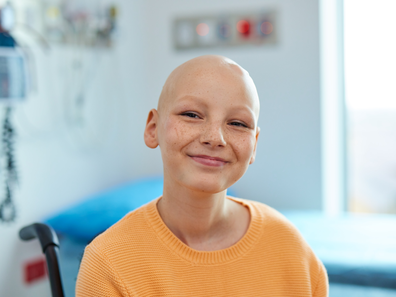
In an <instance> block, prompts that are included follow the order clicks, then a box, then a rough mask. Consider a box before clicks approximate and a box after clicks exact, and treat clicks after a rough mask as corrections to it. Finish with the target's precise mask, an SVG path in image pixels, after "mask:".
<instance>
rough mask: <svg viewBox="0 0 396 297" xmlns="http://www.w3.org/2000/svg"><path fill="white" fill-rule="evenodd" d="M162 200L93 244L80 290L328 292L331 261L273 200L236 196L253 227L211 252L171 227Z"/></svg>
mask: <svg viewBox="0 0 396 297" xmlns="http://www.w3.org/2000/svg"><path fill="white" fill-rule="evenodd" d="M158 199H160V198H158ZM158 199H156V200H154V201H152V202H150V203H149V204H146V205H145V206H143V207H141V208H139V209H137V210H135V211H133V212H130V213H129V214H127V215H126V216H125V217H124V218H123V219H121V220H120V221H119V222H118V223H116V224H115V225H113V226H112V227H110V228H109V229H108V230H107V231H106V232H104V233H103V234H101V235H99V236H98V237H97V238H95V240H94V241H93V242H92V243H91V244H89V245H88V246H87V247H86V249H85V252H84V257H83V259H82V263H81V267H80V271H79V274H78V278H77V285H76V296H77V297H88V296H89V297H94V296H95V297H99V296H109V297H110V296H111V297H113V296H114V297H115V296H117V297H118V296H129V297H132V296H139V297H148V296H184V297H185V296H194V297H199V296H216V297H219V296H224V297H226V296H227V297H232V296H240V297H248V296H255V297H257V296H269V297H277V296H279V297H288V296H290V297H299V296H301V297H308V296H315V297H325V296H328V279H327V273H326V270H325V268H324V266H323V264H322V263H321V262H320V260H319V259H318V258H317V257H316V256H315V254H314V253H313V252H312V250H311V248H310V247H309V246H308V244H307V243H306V242H305V240H304V239H303V238H302V236H301V235H300V233H299V232H298V231H297V229H296V228H295V227H294V226H293V225H292V224H291V223H290V222H289V221H287V220H286V218H285V217H284V216H282V215H281V214H280V213H278V212H277V211H276V210H274V209H272V208H271V207H269V206H267V205H265V204H262V203H259V202H254V201H249V200H244V199H237V198H232V197H228V199H231V200H234V201H236V202H238V203H241V204H242V205H244V206H245V207H247V208H248V209H249V211H250V214H251V221H250V225H249V228H248V230H247V232H246V234H245V235H244V236H243V238H242V239H241V240H239V241H238V242H237V243H236V244H235V245H233V246H231V247H229V248H227V249H223V250H218V251H210V252H207V251H197V250H194V249H192V248H190V247H188V246H187V245H185V244H184V243H183V242H181V241H180V240H179V239H178V238H177V237H176V236H175V235H174V234H173V233H172V232H171V231H170V230H169V229H168V228H167V226H166V225H165V224H164V222H163V221H162V219H161V217H160V215H159V213H158V210H157V202H158Z"/></svg>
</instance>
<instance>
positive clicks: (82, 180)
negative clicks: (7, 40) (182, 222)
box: [0, 0, 162, 297]
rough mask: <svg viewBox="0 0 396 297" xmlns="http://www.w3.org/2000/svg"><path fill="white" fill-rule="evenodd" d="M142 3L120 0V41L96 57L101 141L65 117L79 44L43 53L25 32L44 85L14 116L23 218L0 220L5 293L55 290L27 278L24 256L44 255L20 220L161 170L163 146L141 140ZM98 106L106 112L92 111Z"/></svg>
mask: <svg viewBox="0 0 396 297" xmlns="http://www.w3.org/2000/svg"><path fill="white" fill-rule="evenodd" d="M141 3H142V1H140V2H139V1H126V0H125V1H122V2H120V14H121V15H120V27H119V34H118V37H117V38H118V40H117V41H116V47H115V48H114V49H112V50H110V51H103V52H101V53H99V54H98V55H96V56H95V57H94V58H95V59H96V58H98V57H99V58H98V59H97V60H94V61H93V62H94V63H97V64H98V65H97V67H96V68H94V69H95V72H96V73H95V74H94V75H92V77H93V81H92V83H91V85H90V86H91V87H89V88H88V91H87V94H86V104H87V108H88V117H87V118H88V119H89V123H88V127H91V126H94V127H95V126H96V127H97V128H99V131H97V130H98V129H96V130H95V129H94V131H95V132H102V133H103V134H104V138H103V139H101V138H99V140H100V141H99V142H98V143H96V142H91V141H86V140H87V139H86V137H87V136H91V135H92V133H88V128H83V129H82V130H81V131H80V132H81V133H82V137H79V136H78V134H77V133H74V132H75V131H74V130H75V129H73V128H72V127H71V126H70V125H66V124H65V123H66V121H65V110H66V109H65V107H66V105H67V102H69V101H70V98H69V97H68V94H69V93H68V92H69V91H70V89H73V88H74V87H75V83H76V82H74V84H73V80H72V78H71V77H70V76H71V75H74V74H75V73H72V72H70V67H71V65H72V58H73V57H76V53H75V49H73V48H72V49H70V48H66V49H64V48H63V49H62V48H57V47H53V48H52V49H51V51H50V52H48V53H45V52H44V51H43V50H42V49H41V48H40V47H39V46H38V44H37V42H36V41H35V40H34V39H32V38H30V39H29V38H28V37H26V36H25V37H26V38H25V37H23V36H22V37H21V38H22V39H21V40H23V41H24V43H26V44H29V45H30V47H31V49H32V51H33V52H34V55H35V57H36V60H35V64H36V71H37V73H38V77H37V84H38V86H37V92H36V93H34V94H32V96H31V97H30V98H29V99H28V101H27V102H26V103H22V104H19V105H18V106H16V112H15V117H14V118H13V122H14V123H15V125H16V130H17V133H18V135H19V137H18V138H17V143H16V148H17V150H16V160H17V168H18V172H19V174H20V186H19V188H18V189H17V191H16V197H15V202H16V205H17V207H18V217H17V221H16V222H15V223H10V224H0V263H1V265H0V296H2V297H16V296H18V297H23V296H43V297H45V296H50V295H49V284H48V282H46V281H45V282H38V283H36V284H34V285H31V286H25V285H24V284H23V282H22V280H23V274H22V264H23V262H24V261H28V260H32V259H35V258H37V257H41V250H40V248H39V245H38V243H37V242H32V243H24V242H21V241H20V240H19V238H18V236H17V234H18V230H19V229H20V228H21V227H22V226H24V225H26V224H30V223H32V222H34V221H39V220H40V219H42V218H43V217H45V216H47V215H49V214H51V213H53V212H55V211H57V210H58V209H62V208H63V207H64V206H67V205H70V204H73V203H74V202H76V201H78V200H80V199H82V198H84V197H86V196H87V195H91V194H94V193H96V192H98V191H100V190H103V189H106V188H108V187H112V186H115V185H118V184H120V183H124V182H126V181H128V180H130V179H132V178H135V177H138V176H142V175H149V174H153V173H158V172H160V171H161V168H162V167H161V164H160V163H159V162H149V161H151V160H152V159H155V158H157V160H159V159H158V158H159V154H158V152H156V151H151V150H149V149H147V148H146V147H145V145H144V143H143V128H144V124H145V120H146V115H147V112H148V110H149V108H150V106H151V105H149V104H148V101H147V100H146V98H147V95H145V94H146V89H145V87H146V85H147V84H144V83H145V82H146V80H145V78H144V76H143V73H144V71H142V70H143V69H144V68H145V65H146V63H145V61H144V59H145V55H144V47H143V46H142V42H143V39H144V38H143V36H142V32H141V31H140V28H139V27H138V25H139V24H140V23H141V22H142V20H143V19H142V16H141V12H142V11H143V8H142V7H141ZM83 54H84V55H85V57H86V61H87V63H92V59H93V58H92V56H90V55H89V54H87V53H86V52H85V53H84V52H83ZM68 98H69V99H68ZM68 100H69V101H68ZM69 103H70V102H69ZM104 109H105V110H106V111H107V112H106V113H103V110H104ZM95 111H99V116H101V117H103V118H102V119H100V118H98V117H91V118H90V117H89V116H90V115H92V114H93V113H94V112H95ZM107 124H108V125H109V126H110V128H107V126H108V125H107ZM102 129H103V130H102ZM73 131H74V132H73ZM102 140H103V141H102ZM157 155H158V156H157ZM0 174H1V172H0ZM1 185H2V183H1ZM0 197H3V188H2V186H0Z"/></svg>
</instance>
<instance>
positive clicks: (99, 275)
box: [76, 246, 130, 297]
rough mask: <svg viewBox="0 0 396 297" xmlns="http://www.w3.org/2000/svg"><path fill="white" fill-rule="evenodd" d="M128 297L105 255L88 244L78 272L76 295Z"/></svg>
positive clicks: (82, 296)
mask: <svg viewBox="0 0 396 297" xmlns="http://www.w3.org/2000/svg"><path fill="white" fill-rule="evenodd" d="M92 296H96V297H127V296H128V297H130V295H129V294H128V292H127V290H126V287H125V285H124V284H123V282H122V280H121V279H120V277H119V276H118V274H117V272H116V271H115V270H114V268H113V267H112V265H111V263H110V261H109V260H108V259H107V257H106V256H105V255H104V254H102V253H100V252H99V251H97V250H96V249H95V248H94V247H93V248H92V247H90V246H88V247H87V248H86V249H85V252H84V257H83V259H82V262H81V266H80V270H79V272H78V277H77V284H76V297H92Z"/></svg>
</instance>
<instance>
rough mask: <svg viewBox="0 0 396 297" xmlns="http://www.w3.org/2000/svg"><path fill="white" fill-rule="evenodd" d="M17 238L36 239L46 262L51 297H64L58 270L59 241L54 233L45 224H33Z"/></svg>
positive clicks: (22, 230)
mask: <svg viewBox="0 0 396 297" xmlns="http://www.w3.org/2000/svg"><path fill="white" fill-rule="evenodd" d="M19 237H20V238H21V239H22V240H25V241H27V240H32V239H34V238H38V240H39V241H40V244H41V248H42V250H43V253H44V254H45V258H46V260H47V267H48V276H49V280H50V285H51V293H52V297H64V296H65V295H64V291H63V285H62V279H61V275H60V269H59V240H58V236H57V235H56V233H55V231H54V230H53V229H52V228H51V227H50V226H48V225H46V224H42V223H34V224H31V225H29V226H26V227H24V228H22V229H21V230H20V231H19Z"/></svg>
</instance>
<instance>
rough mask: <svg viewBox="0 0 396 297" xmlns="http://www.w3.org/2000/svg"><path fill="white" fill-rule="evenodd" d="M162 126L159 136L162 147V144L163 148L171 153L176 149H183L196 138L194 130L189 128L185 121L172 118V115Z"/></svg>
mask: <svg viewBox="0 0 396 297" xmlns="http://www.w3.org/2000/svg"><path fill="white" fill-rule="evenodd" d="M162 127H163V129H162V131H161V132H162V133H161V136H160V137H159V139H160V147H161V145H162V148H163V149H166V150H167V151H169V153H175V150H177V149H181V148H182V147H184V146H185V145H186V144H188V143H189V142H191V140H192V139H193V138H194V137H193V135H194V131H192V130H191V128H190V129H189V128H188V127H187V125H185V124H184V123H183V122H181V121H178V120H177V119H172V117H170V118H169V119H168V120H166V121H165V122H164V123H163V125H162Z"/></svg>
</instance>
